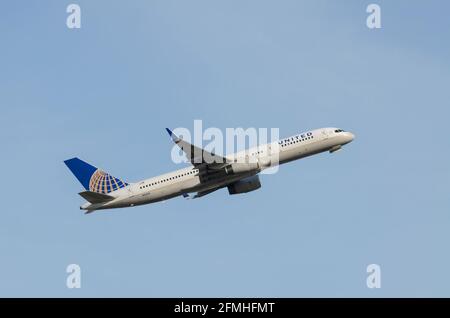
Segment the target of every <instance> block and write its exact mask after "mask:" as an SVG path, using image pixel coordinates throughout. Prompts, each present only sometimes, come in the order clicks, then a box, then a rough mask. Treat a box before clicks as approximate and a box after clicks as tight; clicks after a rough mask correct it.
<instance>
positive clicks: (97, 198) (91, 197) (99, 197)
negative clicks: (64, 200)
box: [78, 191, 115, 203]
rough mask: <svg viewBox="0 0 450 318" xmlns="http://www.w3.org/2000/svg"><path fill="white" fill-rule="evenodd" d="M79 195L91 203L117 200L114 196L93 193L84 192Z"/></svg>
mask: <svg viewBox="0 0 450 318" xmlns="http://www.w3.org/2000/svg"><path fill="white" fill-rule="evenodd" d="M78 194H79V195H81V196H82V197H83V198H84V199H85V200H86V201H88V202H90V203H103V202H108V201H112V200H114V199H115V198H114V197H113V196H110V195H107V194H103V193H98V192H92V191H84V192H80V193H78Z"/></svg>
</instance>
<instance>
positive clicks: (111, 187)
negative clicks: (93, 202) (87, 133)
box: [64, 158, 128, 193]
mask: <svg viewBox="0 0 450 318" xmlns="http://www.w3.org/2000/svg"><path fill="white" fill-rule="evenodd" d="M64 163H65V164H66V166H67V167H68V168H69V169H70V171H72V173H73V174H74V175H75V177H76V178H77V179H78V181H80V183H81V184H82V185H83V187H84V188H85V189H86V190H87V191H92V192H98V193H110V192H112V191H116V190H118V189H120V188H123V187H126V186H127V185H128V183H126V182H124V181H122V180H120V179H118V178H115V177H113V176H111V175H110V174H108V173H106V172H104V171H102V170H100V169H97V168H96V167H94V166H91V165H90V164H88V163H87V162H84V161H83V160H80V159H78V158H72V159H69V160H65V161H64Z"/></svg>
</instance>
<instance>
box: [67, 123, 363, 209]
mask: <svg viewBox="0 0 450 318" xmlns="http://www.w3.org/2000/svg"><path fill="white" fill-rule="evenodd" d="M166 130H167V132H168V133H169V135H170V137H171V138H172V140H173V142H175V144H177V145H178V146H179V147H180V148H181V150H183V152H184V153H185V154H186V157H187V158H188V160H189V161H190V163H191V166H190V167H187V168H184V169H180V170H176V171H173V172H170V173H167V174H163V175H160V176H156V177H153V178H150V179H145V180H142V181H139V182H135V183H127V182H125V181H123V180H122V179H119V178H116V177H113V176H112V175H110V174H108V173H106V172H104V171H103V170H101V169H97V168H96V167H94V166H92V165H90V164H88V163H87V162H84V161H83V160H81V159H78V158H76V157H75V158H72V159H68V160H65V161H64V163H65V164H66V166H67V167H68V168H69V169H70V171H71V172H72V173H73V174H74V175H75V177H76V178H77V179H78V181H80V183H81V184H82V185H83V187H84V188H85V190H86V191H83V192H80V193H79V195H80V196H81V197H83V198H84V199H85V200H86V201H87V202H86V203H85V204H83V205H81V206H80V209H81V210H84V211H86V212H85V213H91V212H94V211H96V210H104V209H113V208H124V207H133V206H139V205H143V204H149V203H154V202H158V201H164V200H167V199H171V198H174V197H178V196H183V197H185V198H194V199H195V198H200V197H202V196H205V195H207V194H210V193H212V192H214V191H216V190H219V189H222V188H225V187H227V188H228V192H229V194H231V195H233V194H240V193H247V192H250V191H254V190H257V189H259V188H260V187H261V182H260V179H259V175H258V174H259V173H260V172H261V171H263V170H265V169H268V168H270V167H273V166H276V165H281V164H284V163H287V162H290V161H293V160H297V159H301V158H305V157H308V156H312V155H315V154H318V153H322V152H326V151H329V152H330V153H333V152H336V151H338V150H341V148H342V146H344V145H346V144H348V143H350V142H351V141H353V139H354V138H355V136H354V134H352V133H351V132H347V131H344V130H342V129H339V128H320V129H316V130H311V131H307V132H305V133H301V134H298V135H294V136H291V137H288V138H284V139H281V140H279V141H275V142H272V143H268V144H266V145H262V146H257V147H253V148H250V149H247V150H244V151H241V152H238V153H234V154H231V155H227V156H219V155H216V154H214V153H210V152H208V151H206V150H204V149H202V148H199V147H197V146H194V145H192V144H190V143H188V142H187V141H185V140H183V139H182V138H180V137H178V136H177V135H175V134H174V133H173V132H172V131H171V130H170V129H168V128H166ZM199 154H200V155H199ZM275 159H276V160H275Z"/></svg>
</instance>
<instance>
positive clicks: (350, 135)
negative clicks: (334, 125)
mask: <svg viewBox="0 0 450 318" xmlns="http://www.w3.org/2000/svg"><path fill="white" fill-rule="evenodd" d="M346 137H347V138H346V139H347V143H349V142H352V141H353V139H355V135H354V134H352V133H351V132H349V131H347V132H346Z"/></svg>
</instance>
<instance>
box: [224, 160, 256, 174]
mask: <svg viewBox="0 0 450 318" xmlns="http://www.w3.org/2000/svg"><path fill="white" fill-rule="evenodd" d="M258 169H259V164H258V163H257V162H251V163H237V162H236V163H232V164H231V165H229V166H228V167H225V172H226V173H227V174H237V173H245V172H250V171H256V170H258Z"/></svg>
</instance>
